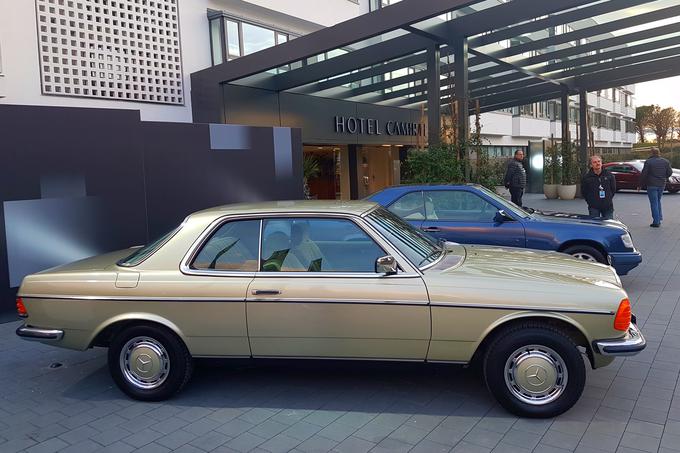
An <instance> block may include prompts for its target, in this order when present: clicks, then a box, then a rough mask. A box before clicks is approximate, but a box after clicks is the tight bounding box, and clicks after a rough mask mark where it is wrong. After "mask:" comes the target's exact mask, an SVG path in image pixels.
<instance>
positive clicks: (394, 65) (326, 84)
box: [296, 53, 426, 93]
mask: <svg viewBox="0 0 680 453" xmlns="http://www.w3.org/2000/svg"><path fill="white" fill-rule="evenodd" d="M425 56H426V54H425V53H419V54H416V55H411V56H410V57H405V58H400V59H398V60H393V61H389V62H387V63H383V64H380V65H377V66H374V67H372V68H368V69H362V70H360V71H357V72H352V73H350V74H346V75H343V76H340V77H334V78H332V79H328V80H324V81H323V82H316V83H312V84H309V85H305V86H304V87H300V89H298V90H296V92H298V93H316V92H319V91H324V90H328V89H330V88H334V87H338V86H341V85H346V84H348V83H352V82H356V81H357V80H364V79H368V78H371V77H376V76H379V75H382V74H385V73H387V72H391V71H395V70H397V69H402V68H407V67H409V66H416V65H419V64H424V63H425Z"/></svg>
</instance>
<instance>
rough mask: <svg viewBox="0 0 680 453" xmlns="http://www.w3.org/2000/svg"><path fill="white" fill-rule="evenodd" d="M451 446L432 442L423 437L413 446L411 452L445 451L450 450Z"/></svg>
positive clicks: (435, 452) (439, 452) (433, 452)
mask: <svg viewBox="0 0 680 453" xmlns="http://www.w3.org/2000/svg"><path fill="white" fill-rule="evenodd" d="M451 448H452V447H451V446H449V445H443V444H440V443H437V442H433V441H431V440H428V439H424V440H422V441H420V442H418V444H417V445H416V446H415V447H413V449H412V450H411V453H446V452H449V451H451Z"/></svg>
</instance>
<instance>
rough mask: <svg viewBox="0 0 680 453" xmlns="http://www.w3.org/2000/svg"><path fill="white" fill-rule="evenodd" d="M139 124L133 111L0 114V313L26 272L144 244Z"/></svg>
mask: <svg viewBox="0 0 680 453" xmlns="http://www.w3.org/2000/svg"><path fill="white" fill-rule="evenodd" d="M139 124H140V122H139V113H138V112H136V111H123V110H101V109H71V108H59V107H29V106H10V105H3V106H0V201H2V206H3V209H2V213H1V214H0V216H1V218H0V312H3V311H7V310H11V309H13V308H14V300H13V299H14V294H15V291H16V290H15V289H14V288H13V287H14V286H15V285H16V284H17V279H19V280H20V278H21V277H22V276H23V274H24V273H25V272H27V271H28V272H35V271H37V270H40V269H41V268H44V267H45V266H52V265H55V264H61V263H64V262H68V261H73V260H76V259H80V258H83V257H84V256H87V255H91V254H97V253H102V252H105V251H108V250H112V249H116V248H123V247H128V246H129V245H131V244H140V243H143V242H145V241H146V238H147V227H146V213H145V202H144V183H143V166H142V155H141V147H140V146H139V138H138V137H139ZM8 241H9V244H8ZM8 245H9V248H10V252H11V253H10V254H9V255H10V256H9V259H8ZM10 268H11V270H12V272H11V276H12V281H10Z"/></svg>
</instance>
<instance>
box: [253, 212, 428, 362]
mask: <svg viewBox="0 0 680 453" xmlns="http://www.w3.org/2000/svg"><path fill="white" fill-rule="evenodd" d="M360 225H362V221H361V220H359V219H354V220H350V219H349V218H343V217H333V216H330V215H329V217H321V216H316V217H288V218H266V219H264V220H263V228H262V247H261V250H262V251H261V265H260V272H258V273H257V275H256V277H255V279H254V280H253V282H252V283H251V285H250V289H249V291H248V299H247V304H246V305H247V316H248V335H249V339H250V346H251V349H252V354H253V356H254V357H321V358H324V357H326V358H382V359H417V360H424V359H425V356H426V354H427V346H428V343H429V338H430V308H429V299H428V296H427V291H426V289H425V284H424V283H423V281H422V278H421V277H420V275H419V274H418V273H417V272H415V270H414V269H412V268H410V267H409V265H408V263H400V265H401V267H402V270H403V271H402V272H400V273H398V274H397V275H391V276H385V275H382V274H378V273H376V272H375V261H376V259H377V258H379V257H381V256H385V255H388V254H391V253H390V250H389V249H387V248H386V247H385V246H386V245H389V244H387V243H385V242H384V240H383V239H382V238H379V237H378V236H377V235H376V234H375V233H372V232H370V233H369V232H367V230H366V227H365V225H363V227H362V226H360ZM368 231H370V229H369V230H368Z"/></svg>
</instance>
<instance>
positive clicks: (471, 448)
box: [451, 442, 491, 453]
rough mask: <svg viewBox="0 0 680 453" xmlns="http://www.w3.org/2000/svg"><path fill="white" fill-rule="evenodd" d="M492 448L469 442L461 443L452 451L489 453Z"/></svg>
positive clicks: (457, 452) (454, 452) (459, 452)
mask: <svg viewBox="0 0 680 453" xmlns="http://www.w3.org/2000/svg"><path fill="white" fill-rule="evenodd" d="M490 451H491V449H490V448H486V447H482V446H479V445H475V444H470V443H468V442H461V443H459V444H458V445H456V446H455V447H453V450H451V452H452V453H489V452H490Z"/></svg>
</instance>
